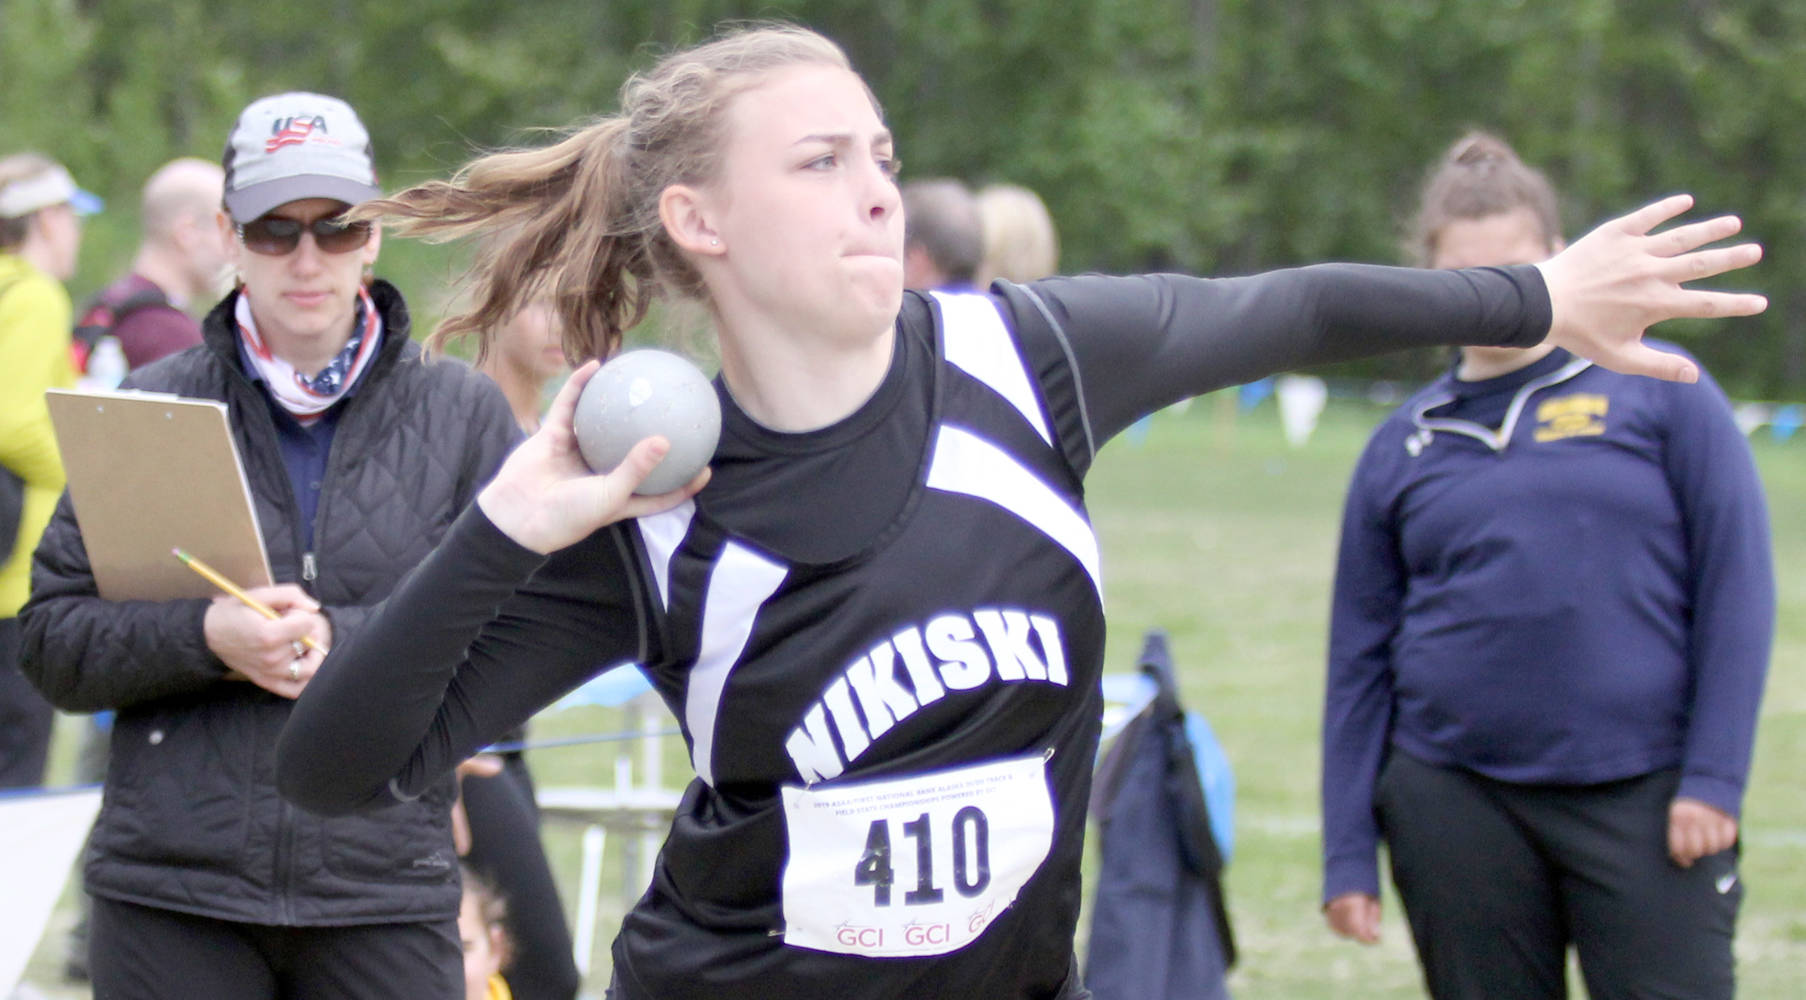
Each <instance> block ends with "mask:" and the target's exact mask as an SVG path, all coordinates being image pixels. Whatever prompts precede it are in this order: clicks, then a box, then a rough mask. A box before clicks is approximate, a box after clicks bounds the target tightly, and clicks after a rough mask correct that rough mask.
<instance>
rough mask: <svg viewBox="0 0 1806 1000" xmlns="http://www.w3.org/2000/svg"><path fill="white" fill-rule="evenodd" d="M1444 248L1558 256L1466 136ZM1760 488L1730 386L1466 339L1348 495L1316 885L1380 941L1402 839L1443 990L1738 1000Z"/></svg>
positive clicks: (1433, 244)
mask: <svg viewBox="0 0 1806 1000" xmlns="http://www.w3.org/2000/svg"><path fill="white" fill-rule="evenodd" d="M1418 232H1419V233H1420V234H1421V235H1420V237H1419V246H1420V249H1421V251H1422V256H1423V258H1424V262H1425V263H1426V264H1428V265H1429V266H1431V267H1438V268H1454V267H1475V266H1490V265H1501V266H1503V265H1514V264H1526V263H1532V262H1535V261H1539V260H1543V259H1545V258H1547V257H1549V256H1550V255H1552V254H1554V253H1556V252H1557V251H1559V250H1560V249H1561V245H1562V244H1561V239H1560V236H1559V229H1558V220H1557V216H1556V210H1555V195H1554V192H1553V190H1552V189H1551V188H1550V187H1549V185H1548V182H1547V181H1546V180H1544V178H1543V177H1542V175H1541V174H1539V173H1537V172H1536V171H1534V170H1532V169H1530V168H1529V167H1527V166H1525V165H1524V164H1523V163H1522V162H1521V161H1520V160H1519V159H1518V158H1517V156H1516V155H1515V154H1514V153H1513V152H1512V151H1511V150H1510V149H1509V148H1508V147H1507V146H1506V145H1505V144H1504V143H1502V142H1500V141H1499V140H1497V139H1495V138H1493V137H1491V136H1486V135H1472V136H1469V137H1467V138H1465V139H1463V140H1462V141H1461V142H1459V143H1457V144H1456V145H1455V146H1454V147H1453V148H1452V149H1451V150H1450V152H1449V154H1448V155H1447V156H1446V157H1445V158H1444V159H1443V161H1442V163H1441V164H1440V165H1439V168H1438V169H1437V171H1436V172H1435V173H1434V174H1433V175H1432V176H1431V179H1430V181H1429V183H1428V185H1427V187H1426V189H1425V192H1424V196H1423V205H1422V207H1421V209H1420V216H1419V226H1418ZM1774 600H1775V599H1774V574H1773V569H1772V567H1771V565H1770V552H1769V536H1768V519H1767V513H1766V511H1765V509H1764V503H1763V495H1762V485H1761V483H1760V481H1759V480H1758V479H1757V476H1756V470H1755V466H1754V464H1753V462H1752V461H1751V458H1750V452H1749V448H1748V446H1747V445H1746V444H1745V442H1744V440H1743V437H1742V435H1741V434H1740V433H1739V432H1738V430H1737V427H1736V425H1735V424H1734V422H1733V421H1732V419H1731V412H1730V407H1729V406H1728V404H1727V403H1726V400H1725V397H1724V394H1723V393H1722V392H1721V391H1719V389H1718V387H1717V386H1716V385H1715V384H1714V383H1713V382H1712V381H1711V379H1710V377H1709V376H1705V375H1703V374H1702V376H1701V378H1700V381H1699V382H1698V383H1696V384H1690V385H1687V384H1679V383H1671V382H1658V381H1655V380H1650V379H1638V378H1628V377H1625V376H1622V375H1619V374H1616V373H1613V372H1610V371H1606V370H1605V369H1602V368H1599V367H1596V366H1594V365H1592V364H1590V363H1588V362H1586V361H1584V360H1580V359H1577V358H1575V357H1574V356H1572V355H1570V354H1569V353H1568V352H1566V351H1564V350H1562V349H1560V348H1558V347H1555V346H1553V345H1551V344H1548V343H1544V344H1541V345H1539V346H1537V347H1532V348H1527V349H1511V348H1484V347H1468V348H1463V349H1462V351H1461V355H1460V358H1459V360H1458V361H1457V362H1456V363H1455V365H1454V367H1453V369H1452V370H1451V371H1450V372H1449V373H1448V374H1446V375H1444V376H1443V377H1442V378H1440V379H1438V380H1437V381H1436V382H1434V383H1432V384H1431V385H1430V386H1429V387H1427V388H1426V389H1424V390H1423V391H1421V392H1419V393H1418V394H1417V395H1416V396H1414V397H1412V398H1411V400H1410V401H1408V402H1407V403H1406V404H1405V405H1404V406H1403V407H1401V408H1400V409H1399V410H1398V411H1397V412H1396V413H1394V414H1393V415H1392V416H1391V417H1390V418H1389V419H1388V420H1387V421H1386V422H1385V423H1384V424H1382V425H1381V426H1380V428H1379V429H1378V430H1377V431H1376V432H1375V433H1374V435H1373V438H1372V440H1371V441H1370V442H1369V444H1368V446H1367V450H1366V452H1365V453H1364V454H1363V455H1362V457H1361V460H1360V464H1359V465H1358V466H1357V468H1356V470H1355V473H1354V480H1353V483H1352V485H1351V486H1350V488H1349V496H1348V502H1347V509H1346V513H1345V517H1344V521H1343V530H1342V541H1341V550H1340V554H1339V559H1338V563H1337V572H1336V590H1335V603H1334V611H1333V617H1332V623H1331V634H1330V652H1329V683H1328V696H1327V703H1326V706H1325V714H1324V733H1323V747H1324V749H1323V809H1324V900H1325V913H1326V916H1327V918H1328V920H1329V923H1330V926H1331V927H1332V928H1333V929H1334V930H1335V931H1336V932H1337V933H1339V934H1342V935H1344V936H1347V937H1351V938H1354V939H1356V940H1360V941H1364V942H1368V943H1371V942H1373V941H1375V940H1377V937H1378V929H1379V910H1380V908H1379V898H1378V894H1379V879H1378V866H1377V864H1376V861H1375V856H1376V848H1377V846H1378V844H1379V842H1380V841H1381V840H1384V841H1386V843H1387V846H1388V848H1389V851H1390V855H1391V859H1392V869H1393V881H1394V884H1395V885H1396V886H1397V888H1398V891H1399V896H1400V898H1401V900H1402V901H1403V904H1404V908H1405V913H1406V916H1407V918H1408V919H1409V922H1410V924H1411V932H1412V936H1413V937H1414V938H1415V940H1416V944H1417V950H1418V956H1419V959H1420V961H1421V962H1422V964H1423V967H1424V974H1425V978H1426V981H1427V982H1428V984H1429V987H1430V990H1431V993H1432V994H1433V995H1435V996H1436V997H1438V998H1448V997H1478V996H1485V997H1562V996H1565V995H1566V987H1565V972H1564V969H1565V962H1566V950H1567V948H1568V946H1569V945H1573V946H1574V947H1575V948H1576V949H1577V950H1578V952H1579V956H1580V965H1581V969H1582V972H1583V974H1584V975H1585V977H1586V981H1587V987H1588V991H1589V993H1590V994H1591V995H1593V996H1613V997H1616V996H1653V995H1662V996H1690V997H1719V996H1722V997H1729V996H1730V995H1731V993H1732V984H1733V976H1732V956H1731V935H1732V928H1733V924H1734V921H1735V917H1736V912H1737V906H1738V902H1739V899H1740V898H1741V895H1742V887H1741V886H1740V884H1739V883H1738V877H1737V868H1736V861H1737V856H1736V843H1737V815H1738V807H1739V803H1740V800H1741V799H1742V795H1743V789H1744V781H1745V777H1746V775H1747V774H1748V771H1749V762H1750V748H1751V743H1752V741H1753V739H1754V735H1755V725H1756V710H1757V703H1758V701H1759V700H1760V698H1761V693H1762V684H1763V678H1764V675H1765V674H1766V672H1767V668H1768V657H1769V647H1770V642H1771V638H1772V633H1773V626H1774V613H1775V608H1774Z"/></svg>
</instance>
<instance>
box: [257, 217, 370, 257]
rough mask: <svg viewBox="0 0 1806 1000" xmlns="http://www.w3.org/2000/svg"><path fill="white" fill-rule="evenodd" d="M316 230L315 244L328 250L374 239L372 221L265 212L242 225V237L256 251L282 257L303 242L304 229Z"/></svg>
mask: <svg viewBox="0 0 1806 1000" xmlns="http://www.w3.org/2000/svg"><path fill="white" fill-rule="evenodd" d="M304 229H305V230H307V231H308V232H310V233H313V234H314V245H315V246H317V247H319V248H320V249H321V250H323V251H325V252H326V253H349V252H351V251H353V250H356V249H358V248H359V247H362V246H363V245H364V244H366V243H368V242H370V223H369V222H367V221H365V222H349V223H348V222H342V221H340V219H339V217H338V216H327V217H325V218H322V219H315V220H314V221H312V222H302V221H301V220H299V219H284V218H282V217H280V216H275V215H263V216H259V217H257V218H255V219H252V220H251V221H250V222H246V223H242V224H240V225H239V227H238V238H239V239H241V240H243V241H244V244H245V249H246V250H249V251H251V252H252V253H260V254H266V255H268V256H271V257H281V256H283V255H285V254H291V253H294V252H295V248H296V247H298V246H300V245H301V231H302V230H304Z"/></svg>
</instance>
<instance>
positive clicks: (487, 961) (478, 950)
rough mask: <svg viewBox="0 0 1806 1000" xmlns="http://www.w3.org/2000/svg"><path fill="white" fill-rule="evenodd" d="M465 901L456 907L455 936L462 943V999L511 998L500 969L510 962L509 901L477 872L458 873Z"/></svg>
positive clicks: (511, 993)
mask: <svg viewBox="0 0 1806 1000" xmlns="http://www.w3.org/2000/svg"><path fill="white" fill-rule="evenodd" d="M460 874H461V875H462V877H463V881H464V902H463V904H462V905H461V906H460V907H459V909H458V937H459V938H461V939H462V940H463V943H464V1000H513V997H514V993H513V991H512V990H510V989H509V988H508V980H506V979H503V978H502V970H503V969H505V968H509V967H510V966H511V964H512V961H513V947H512V943H511V941H510V940H509V936H508V928H507V924H508V922H509V917H508V904H507V903H506V902H504V901H503V899H502V897H501V896H500V895H499V894H498V893H497V892H496V889H495V887H494V886H493V885H491V884H490V883H489V881H488V880H487V879H485V878H484V877H483V876H482V875H481V874H479V873H478V872H475V871H472V870H471V869H470V868H469V867H468V866H467V867H465V868H464V870H463V871H462V872H461V873H460Z"/></svg>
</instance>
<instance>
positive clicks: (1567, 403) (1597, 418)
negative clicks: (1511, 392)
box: [1536, 392, 1612, 444]
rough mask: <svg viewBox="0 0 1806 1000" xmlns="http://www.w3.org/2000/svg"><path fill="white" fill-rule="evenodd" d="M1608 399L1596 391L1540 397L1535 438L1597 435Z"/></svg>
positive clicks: (1543, 440)
mask: <svg viewBox="0 0 1806 1000" xmlns="http://www.w3.org/2000/svg"><path fill="white" fill-rule="evenodd" d="M1611 402H1612V401H1611V399H1610V397H1607V396H1601V395H1598V394H1597V393H1590V392H1576V393H1572V394H1569V395H1566V396H1557V397H1555V398H1554V399H1549V400H1544V401H1543V402H1541V403H1539V404H1537V407H1536V441H1537V443H1538V444H1541V443H1543V442H1545V441H1560V440H1563V439H1565V438H1577V437H1598V436H1599V435H1601V434H1604V433H1605V411H1606V410H1607V409H1608V408H1609V407H1610V406H1611Z"/></svg>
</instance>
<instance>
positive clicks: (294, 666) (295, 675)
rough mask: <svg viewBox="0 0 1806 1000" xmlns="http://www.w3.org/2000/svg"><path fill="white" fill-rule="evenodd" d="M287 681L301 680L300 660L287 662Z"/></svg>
mask: <svg viewBox="0 0 1806 1000" xmlns="http://www.w3.org/2000/svg"><path fill="white" fill-rule="evenodd" d="M288 679H289V680H291V681H298V680H300V679H301V661H300V660H290V661H289V663H288Z"/></svg>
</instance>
